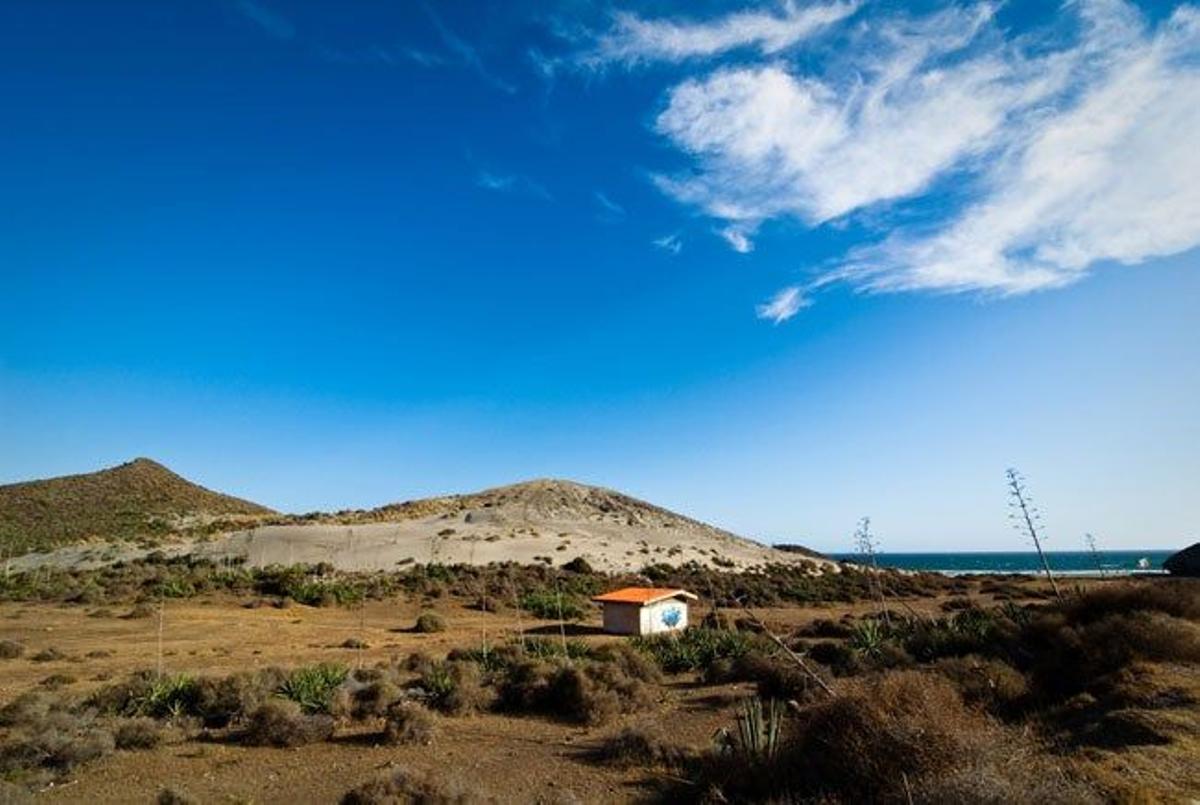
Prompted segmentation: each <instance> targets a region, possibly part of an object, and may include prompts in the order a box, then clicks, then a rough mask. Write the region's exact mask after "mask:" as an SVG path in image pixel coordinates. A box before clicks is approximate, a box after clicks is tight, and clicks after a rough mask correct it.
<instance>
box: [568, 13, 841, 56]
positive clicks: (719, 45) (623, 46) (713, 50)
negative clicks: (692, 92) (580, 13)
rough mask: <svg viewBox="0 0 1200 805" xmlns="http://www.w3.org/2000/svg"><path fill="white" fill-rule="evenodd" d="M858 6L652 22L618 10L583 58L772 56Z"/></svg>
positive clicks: (733, 14) (656, 20)
mask: <svg viewBox="0 0 1200 805" xmlns="http://www.w3.org/2000/svg"><path fill="white" fill-rule="evenodd" d="M857 9H858V3H857V2H850V1H845V2H832V3H826V4H821V3H816V4H810V5H805V6H797V5H796V3H794V2H790V0H789V1H788V2H783V3H781V4H780V5H779V7H778V10H777V11H775V12H771V11H758V10H754V11H750V10H747V11H740V12H735V13H732V14H727V15H725V16H723V17H719V18H717V19H712V20H707V21H704V22H694V21H677V20H668V19H653V20H651V19H644V18H642V17H639V16H637V15H636V14H633V13H630V12H618V13H617V14H616V15H615V18H614V20H613V26H612V28H611V29H610V30H609V31H607V32H606V33H604V34H603V35H601V36H600V37H599V39H598V41H597V43H596V46H595V48H594V49H593V50H591V51H589V52H588V53H586V54H584V56H583V57H582V61H583V62H584V63H587V64H591V65H593V66H599V65H603V64H606V63H609V62H619V63H624V64H627V65H634V64H638V63H641V62H650V61H670V62H679V61H683V60H685V59H690V58H698V57H709V56H715V55H717V54H720V53H723V52H725V51H729V50H734V49H737V48H749V47H753V48H757V49H758V50H759V52H761V53H764V54H772V53H777V52H779V51H781V50H784V49H785V48H788V47H791V46H792V45H795V44H796V43H797V42H800V41H802V40H804V39H807V38H808V37H810V36H812V35H813V34H815V33H817V32H818V31H820V30H821V29H823V28H826V27H828V26H830V25H832V24H834V23H836V22H839V21H841V20H843V19H845V18H846V17H849V16H850V15H851V14H853V13H854V12H855V11H856V10H857Z"/></svg>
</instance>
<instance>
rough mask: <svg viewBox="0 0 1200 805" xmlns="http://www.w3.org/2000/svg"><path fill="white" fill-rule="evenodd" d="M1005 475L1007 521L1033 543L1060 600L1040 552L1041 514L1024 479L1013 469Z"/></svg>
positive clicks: (1054, 582)
mask: <svg viewBox="0 0 1200 805" xmlns="http://www.w3.org/2000/svg"><path fill="white" fill-rule="evenodd" d="M1005 475H1006V476H1007V477H1008V495H1009V498H1010V500H1009V502H1008V506H1009V508H1010V509H1012V511H1011V512H1009V515H1008V517H1009V519H1010V520H1012V521H1013V527H1014V528H1016V529H1017V531H1018V532H1020V533H1022V534H1024V535H1025V536H1026V537H1028V538H1029V539H1030V541H1032V542H1033V547H1034V548H1036V549H1037V553H1038V558H1039V559H1040V560H1041V562H1042V570H1043V571H1045V573H1046V578H1047V579H1048V580H1049V581H1050V587H1051V589H1053V590H1054V596H1055V597H1056V598H1058V599H1059V600H1062V592H1061V591H1060V590H1059V589H1058V582H1057V581H1055V580H1054V573H1053V571H1051V570H1050V562H1049V560H1047V559H1046V552H1045V551H1044V550H1042V542H1043V541H1044V540H1045V536H1044V535H1043V534H1042V533H1041V532H1040V531H1039V530H1038V524H1039V523H1040V522H1041V519H1042V518H1041V514H1040V513H1039V512H1038V510H1037V508H1035V507H1034V505H1033V498H1032V497H1031V496H1030V494H1029V490H1028V488H1026V485H1025V478H1024V477H1022V475H1021V473H1019V472H1017V470H1015V469H1013V468H1011V467H1010V468H1009V469H1008V470H1007V471H1006V472H1005Z"/></svg>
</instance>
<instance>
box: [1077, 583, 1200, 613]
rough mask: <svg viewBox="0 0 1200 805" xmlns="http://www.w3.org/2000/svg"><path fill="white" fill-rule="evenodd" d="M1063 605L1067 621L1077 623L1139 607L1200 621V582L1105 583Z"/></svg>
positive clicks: (1130, 610) (1141, 610) (1137, 609)
mask: <svg viewBox="0 0 1200 805" xmlns="http://www.w3.org/2000/svg"><path fill="white" fill-rule="evenodd" d="M1060 609H1061V610H1062V612H1063V614H1064V615H1065V616H1066V618H1067V621H1068V622H1070V623H1075V624H1084V623H1092V622H1093V621H1098V620H1101V619H1103V618H1106V617H1108V616H1109V615H1120V614H1125V613H1128V612H1135V611H1138V612H1160V613H1162V614H1164V615H1170V616H1172V617H1175V618H1183V619H1184V620H1191V621H1200V583H1198V582H1196V581H1192V580H1188V579H1155V580H1149V581H1139V582H1125V581H1122V582H1118V583H1113V584H1101V585H1098V586H1095V587H1092V588H1091V589H1089V590H1087V591H1085V592H1084V593H1083V594H1081V595H1078V596H1074V597H1072V598H1069V599H1068V600H1067V601H1066V602H1065V603H1064V604H1063V605H1062V606H1061V607H1060Z"/></svg>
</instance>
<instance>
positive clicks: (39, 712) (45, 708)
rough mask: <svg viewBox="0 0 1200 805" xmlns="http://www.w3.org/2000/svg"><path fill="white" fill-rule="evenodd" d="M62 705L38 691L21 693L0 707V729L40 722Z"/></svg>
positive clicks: (50, 696)
mask: <svg viewBox="0 0 1200 805" xmlns="http://www.w3.org/2000/svg"><path fill="white" fill-rule="evenodd" d="M61 708H62V704H61V702H59V700H58V699H56V698H55V697H54V696H52V695H50V694H48V693H42V692H40V691H30V692H29V693H22V694H21V695H20V696H18V697H17V698H16V699H13V700H12V701H11V702H9V703H8V704H6V705H4V706H3V707H0V727H28V726H35V725H37V724H39V723H40V722H42V721H43V720H44V719H45V718H46V716H47V715H49V714H50V712H51V711H52V710H57V709H61Z"/></svg>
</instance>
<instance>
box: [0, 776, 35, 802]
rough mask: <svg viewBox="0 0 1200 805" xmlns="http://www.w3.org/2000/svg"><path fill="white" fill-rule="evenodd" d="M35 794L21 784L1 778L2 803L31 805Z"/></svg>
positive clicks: (0, 799) (0, 794) (0, 792)
mask: <svg viewBox="0 0 1200 805" xmlns="http://www.w3.org/2000/svg"><path fill="white" fill-rule="evenodd" d="M32 802H33V795H32V794H30V793H29V792H28V791H26V790H25V789H24V788H22V787H21V786H19V785H17V784H15V783H10V782H7V781H5V780H0V805H29V803H32Z"/></svg>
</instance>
